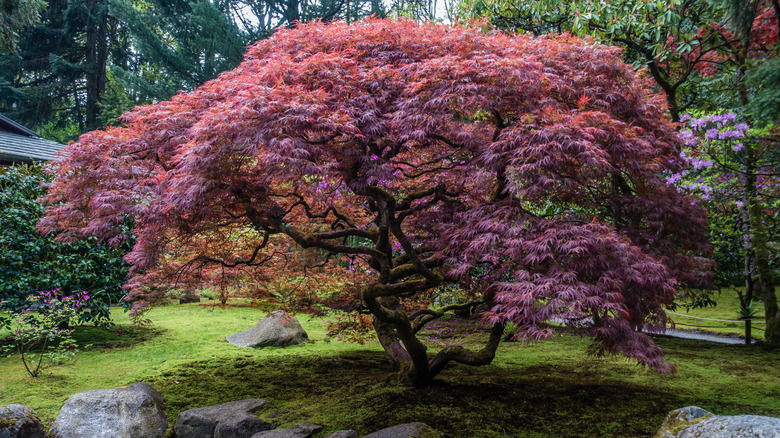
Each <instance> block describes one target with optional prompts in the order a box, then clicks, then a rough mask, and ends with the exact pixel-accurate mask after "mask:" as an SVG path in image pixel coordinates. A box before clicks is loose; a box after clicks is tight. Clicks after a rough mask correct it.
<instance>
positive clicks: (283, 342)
mask: <svg viewBox="0 0 780 438" xmlns="http://www.w3.org/2000/svg"><path fill="white" fill-rule="evenodd" d="M308 340H309V335H308V334H307V333H306V331H305V330H304V329H303V327H302V326H301V323H300V322H299V321H298V318H296V317H295V316H293V315H291V314H289V313H287V312H285V311H284V310H277V311H275V312H271V313H269V314H268V315H266V317H265V318H263V319H262V320H260V322H258V323H257V324H255V325H254V327H252V328H250V329H248V330H244V331H243V332H240V333H236V334H233V335H229V336H228V337H227V341H228V342H230V343H231V344H233V345H235V346H236V347H242V348H245V347H252V348H263V347H288V346H290V345H296V344H301V343H304V342H306V341H308Z"/></svg>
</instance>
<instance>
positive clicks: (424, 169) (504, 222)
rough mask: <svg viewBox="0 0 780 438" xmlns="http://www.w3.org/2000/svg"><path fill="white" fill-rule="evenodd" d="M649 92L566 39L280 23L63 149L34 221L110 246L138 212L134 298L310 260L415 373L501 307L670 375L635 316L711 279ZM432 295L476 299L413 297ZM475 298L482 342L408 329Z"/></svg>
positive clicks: (701, 225) (626, 69) (467, 355)
mask: <svg viewBox="0 0 780 438" xmlns="http://www.w3.org/2000/svg"><path fill="white" fill-rule="evenodd" d="M648 90H649V87H648V82H647V80H646V79H645V78H643V77H640V76H638V75H637V74H636V73H635V72H634V71H633V69H632V68H631V67H630V66H628V65H626V64H624V63H623V62H621V61H620V53H619V51H618V50H617V49H615V48H610V47H606V46H603V45H598V44H594V43H592V42H588V41H584V40H581V39H578V38H574V37H568V36H562V37H546V38H536V39H534V38H530V37H525V36H515V37H510V36H507V35H504V34H501V33H489V34H486V33H483V32H481V31H480V30H478V29H467V28H462V27H447V26H443V25H433V24H418V23H415V22H412V21H383V20H369V21H365V22H362V23H358V24H354V25H346V24H343V23H333V24H322V23H316V24H309V25H301V26H299V27H298V28H297V29H283V30H280V31H279V32H278V33H277V34H275V35H274V37H272V38H270V39H268V40H265V41H261V42H258V43H257V44H255V45H254V46H251V47H250V48H249V51H248V54H247V56H246V59H245V60H244V62H243V63H242V64H241V65H240V66H239V67H237V68H236V69H235V70H232V71H230V72H227V73H223V74H222V75H221V76H220V77H219V78H217V79H214V80H212V81H209V82H207V83H206V84H204V85H203V86H201V87H199V88H198V89H196V90H195V91H193V92H192V93H186V94H184V93H182V94H179V95H177V96H175V97H174V98H172V99H171V100H170V101H166V102H161V103H159V104H156V105H150V106H144V107H139V108H137V109H135V110H134V111H133V112H131V113H127V114H125V116H124V122H125V125H124V126H122V127H114V128H109V129H107V130H104V131H95V132H90V133H87V134H85V135H83V136H82V137H81V139H80V140H79V142H78V143H75V144H73V145H71V146H69V147H68V149H67V156H66V157H65V158H64V159H63V161H61V162H60V163H59V165H58V169H57V178H56V180H55V181H54V183H53V184H52V186H51V192H50V194H49V195H48V197H47V198H46V202H47V203H48V204H49V210H48V213H47V215H46V217H45V218H44V219H43V221H42V222H41V224H40V226H41V228H43V229H44V230H59V231H62V232H63V234H61V235H62V236H64V238H66V239H76V238H79V236H82V235H94V236H100V237H101V238H103V239H105V240H107V241H108V242H111V243H117V242H119V241H121V240H122V239H124V237H123V234H121V232H120V225H121V224H123V223H126V220H127V218H128V217H130V218H132V219H133V220H134V227H135V228H134V231H133V232H134V234H135V235H136V236H137V243H136V245H135V246H134V248H133V250H132V252H131V253H129V254H128V255H127V257H126V260H127V261H128V262H129V263H130V264H131V266H132V269H131V275H132V277H131V279H130V281H129V282H128V284H127V285H126V287H127V288H128V289H129V295H130V297H131V298H132V299H135V300H137V302H136V303H135V306H136V309H139V310H140V309H142V308H143V307H144V306H145V305H147V304H148V303H150V302H152V301H153V300H154V299H156V297H159V296H160V294H161V293H162V292H161V290H162V289H163V288H164V286H167V285H170V284H172V283H174V282H176V281H187V280H191V281H199V279H200V278H206V277H199V275H201V274H200V273H202V272H203V270H204V269H213V268H215V267H216V268H217V269H227V270H237V269H241V270H243V271H242V272H250V273H262V274H263V276H266V277H273V276H274V275H275V274H276V272H277V270H283V269H289V267H290V266H299V267H306V266H312V264H311V263H304V262H302V261H298V262H295V263H292V262H290V260H292V259H298V260H301V259H302V258H305V257H304V256H306V254H307V251H308V252H311V251H315V253H314V256H312V255H311V253H309V255H308V257H309V258H311V259H314V261H315V262H316V263H315V264H316V265H317V266H331V267H332V269H333V270H334V271H330V272H331V273H332V272H341V273H342V274H343V275H330V276H329V277H327V278H331V279H333V281H336V282H338V283H337V286H339V287H340V289H339V288H336V289H337V290H336V292H334V293H333V294H332V295H331V296H329V297H327V299H324V300H323V302H324V303H331V304H332V305H333V307H337V308H339V309H342V310H347V311H352V312H358V313H364V314H367V313H370V315H371V316H373V326H374V329H375V331H376V333H377V336H378V339H379V342H380V343H381V345H382V346H383V348H384V349H385V351H386V352H387V354H388V355H389V356H390V357H391V358H392V359H393V360H394V361H395V362H396V363H397V364H398V365H399V367H400V369H401V373H400V376H401V378H402V379H403V380H405V381H407V382H409V383H412V384H414V385H427V384H429V383H430V382H431V380H432V379H433V377H434V376H436V375H437V373H439V372H440V371H441V370H442V369H443V368H444V367H445V366H446V365H447V364H448V363H450V362H453V361H454V362H458V363H462V364H468V365H483V364H488V363H490V362H491V360H492V359H493V357H494V354H495V351H496V349H497V347H498V345H499V341H500V339H501V336H502V332H503V326H504V324H505V322H507V321H512V322H514V323H515V324H516V325H517V327H518V332H517V333H518V336H521V337H523V338H527V339H541V338H545V337H547V336H550V335H551V334H552V333H553V330H555V329H556V328H557V327H558V326H559V325H560V326H561V329H564V328H568V329H571V330H574V331H576V332H579V333H581V334H583V335H587V336H590V337H592V338H593V340H594V343H593V346H592V347H593V348H592V352H593V353H596V354H604V353H611V354H615V353H622V354H624V355H626V356H628V357H631V358H634V359H636V360H637V361H638V362H639V363H641V364H644V365H647V366H649V367H651V368H653V369H656V370H659V371H662V372H668V371H670V370H671V369H672V367H671V365H670V364H668V363H667V362H666V361H665V360H664V359H663V355H662V352H661V350H660V349H659V348H658V347H657V346H656V345H655V344H654V343H653V341H652V340H651V339H650V338H649V337H647V336H646V335H645V334H643V333H642V332H641V331H640V329H641V328H644V329H647V330H650V331H655V332H660V331H663V330H664V326H665V324H666V322H667V320H666V316H665V313H664V310H663V306H664V305H666V304H670V303H671V302H672V298H673V296H674V293H675V288H676V287H677V286H678V284H680V283H685V284H691V285H700V284H705V283H707V282H708V281H709V280H710V274H709V267H710V266H709V262H708V261H707V260H706V259H702V258H698V257H697V256H696V254H701V253H706V251H708V248H709V247H708V244H707V243H706V240H705V239H704V237H703V236H704V235H705V233H706V231H707V224H706V220H705V215H704V211H703V210H702V208H701V207H700V206H699V201H698V200H697V198H694V197H691V196H688V195H685V194H681V193H679V192H678V191H677V190H676V189H675V188H674V187H673V186H671V185H668V184H667V183H666V182H665V180H664V178H663V176H661V175H662V173H663V172H676V171H679V170H680V168H681V166H683V165H684V163H683V162H682V159H680V158H679V152H680V145H681V140H680V139H679V137H678V135H677V134H676V133H675V126H674V125H673V124H672V123H670V122H669V120H668V118H667V116H665V115H664V110H665V105H664V99H663V97H659V96H657V95H653V94H652V93H651V92H650V91H648ZM295 248H298V249H297V250H296V249H295ZM477 274H478V275H477ZM246 278H251V277H248V276H247V277H246ZM323 278H325V277H323ZM443 285H460V286H461V287H462V288H463V290H465V291H467V292H468V293H469V294H470V295H471V296H472V297H473V301H472V302H469V303H464V304H462V305H460V304H456V305H452V306H446V307H442V308H436V307H424V306H423V307H421V306H420V303H419V300H418V301H417V302H416V304H415V298H416V297H419V296H420V295H421V294H425V293H428V292H430V291H431V290H432V289H434V288H437V287H440V286H443ZM477 304H480V305H482V308H484V309H488V310H486V311H484V313H483V319H484V321H486V322H487V323H489V324H490V325H491V327H492V329H491V330H490V336H489V339H488V341H487V343H486V344H485V345H484V346H483V347H481V349H480V350H476V351H472V350H470V349H468V348H465V347H463V346H448V347H446V348H443V349H441V350H440V351H437V352H435V353H433V352H431V353H429V352H428V351H427V347H426V346H425V345H424V344H423V343H422V342H421V341H420V340H419V339H418V338H417V336H416V335H417V333H418V332H419V331H420V330H421V329H422V328H423V327H424V326H425V325H426V324H427V323H429V322H430V321H432V320H434V319H436V318H439V317H441V316H443V315H444V314H445V313H446V312H449V311H453V310H456V309H459V308H463V307H465V306H475V305H477ZM304 307H305V306H304Z"/></svg>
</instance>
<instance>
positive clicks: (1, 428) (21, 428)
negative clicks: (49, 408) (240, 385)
mask: <svg viewBox="0 0 780 438" xmlns="http://www.w3.org/2000/svg"><path fill="white" fill-rule="evenodd" d="M0 437H3V438H43V437H44V427H43V423H41V420H40V419H39V418H38V416H37V415H35V412H33V411H32V409H30V408H28V407H26V406H22V405H16V404H11V405H5V406H0Z"/></svg>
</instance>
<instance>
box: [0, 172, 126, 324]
mask: <svg viewBox="0 0 780 438" xmlns="http://www.w3.org/2000/svg"><path fill="white" fill-rule="evenodd" d="M45 182H48V177H47V175H46V174H45V173H44V172H43V170H42V168H41V167H40V166H37V165H36V166H13V167H9V168H5V169H1V170H0V224H2V227H0V260H3V263H1V264H0V299H3V300H5V301H6V307H8V308H10V309H15V310H16V311H21V310H22V309H24V307H25V301H26V298H27V297H28V296H29V295H30V294H32V293H33V292H36V291H40V290H50V289H61V290H62V291H63V293H65V294H70V293H71V292H73V291H82V290H84V291H88V293H89V296H90V299H89V301H88V302H87V303H86V304H85V306H86V310H87V311H85V312H81V313H80V314H79V320H80V322H92V323H96V324H101V325H108V324H110V314H109V305H110V304H113V303H118V302H121V298H122V296H123V292H122V288H121V287H122V284H123V283H124V281H125V278H126V275H127V267H126V265H125V263H124V262H123V261H122V255H123V254H124V253H126V252H127V251H129V249H130V246H129V245H127V244H126V245H125V246H123V247H120V248H118V249H113V248H108V247H106V246H104V245H100V244H98V243H97V240H96V239H94V238H90V239H87V240H84V241H79V242H73V243H68V244H60V243H57V242H55V241H54V238H53V236H44V235H42V234H41V233H39V232H38V231H37V230H36V229H35V225H36V223H37V222H38V219H40V217H41V216H42V215H43V210H44V207H43V205H42V204H40V203H38V202H37V199H38V198H40V197H41V196H43V195H44V194H45V193H46V187H45V186H43V185H42V184H43V183H45Z"/></svg>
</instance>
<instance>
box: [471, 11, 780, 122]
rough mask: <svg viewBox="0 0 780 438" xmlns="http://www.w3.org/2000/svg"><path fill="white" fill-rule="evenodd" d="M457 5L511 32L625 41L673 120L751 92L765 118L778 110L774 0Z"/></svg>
mask: <svg viewBox="0 0 780 438" xmlns="http://www.w3.org/2000/svg"><path fill="white" fill-rule="evenodd" d="M461 12H462V13H463V14H464V16H467V17H485V18H488V19H489V20H491V22H492V23H494V24H495V25H496V26H497V27H499V28H501V29H506V30H510V31H520V32H529V33H533V34H535V35H541V34H545V33H551V32H572V33H574V34H576V35H589V36H592V37H594V38H596V39H597V40H598V41H603V42H606V43H609V44H614V45H617V46H620V47H623V48H624V49H625V52H624V55H625V58H626V60H627V61H628V62H631V63H633V64H634V65H636V66H637V67H646V68H647V69H648V72H649V74H650V75H651V76H652V78H653V79H654V81H655V83H656V84H657V86H658V88H659V89H660V91H663V92H664V94H665V95H666V98H667V103H668V104H669V111H670V113H671V115H672V119H674V120H679V116H680V115H682V114H683V113H684V112H685V111H686V110H687V109H692V108H695V109H700V110H701V109H704V110H708V111H720V110H721V109H723V108H736V107H740V106H744V105H745V103H746V102H744V101H742V100H743V99H747V98H748V95H749V94H750V95H752V96H755V98H756V100H757V109H759V108H760V110H761V112H762V115H763V116H764V117H765V120H768V121H769V122H774V121H776V120H777V118H778V117H779V116H780V112H777V111H776V110H777V107H776V104H773V103H772V102H773V101H774V99H776V97H777V86H776V81H775V82H773V81H772V78H771V74H770V75H766V74H765V73H767V72H770V71H771V66H770V65H774V64H776V62H775V61H773V60H774V59H776V56H777V54H778V50H780V44H778V41H779V40H778V38H779V37H780V32H779V30H780V27H778V25H779V24H780V7H777V2H776V1H775V0H771V1H770V0H731V1H708V0H671V1H664V2H658V1H651V0H617V1H590V0H583V1H570V2H565V3H564V2H558V1H553V0H520V1H506V0H468V1H464V2H463V3H462V11H461ZM765 63H768V64H769V65H767V66H766V67H763V65H764V64H765ZM759 71H761V72H764V73H759ZM748 73H752V78H753V82H754V83H753V86H752V87H750V88H748V87H747V84H746V82H745V78H746V77H747V75H748Z"/></svg>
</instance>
